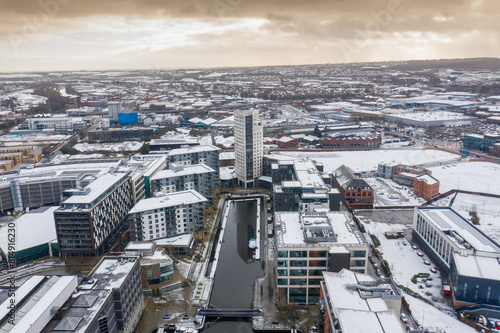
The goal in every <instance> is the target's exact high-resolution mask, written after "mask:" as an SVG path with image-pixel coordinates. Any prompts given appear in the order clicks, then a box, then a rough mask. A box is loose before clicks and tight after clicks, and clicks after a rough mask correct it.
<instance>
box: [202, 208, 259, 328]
mask: <svg viewBox="0 0 500 333" xmlns="http://www.w3.org/2000/svg"><path fill="white" fill-rule="evenodd" d="M228 202H231V201H229V200H228ZM257 213H258V212H257V201H256V200H251V201H234V202H232V203H230V208H229V211H228V220H227V223H226V226H225V230H224V236H223V240H222V247H221V250H220V257H219V262H218V264H217V272H216V274H215V283H214V286H213V290H212V296H211V299H210V304H211V306H213V307H216V308H220V309H251V308H252V300H253V286H254V283H255V279H256V278H257V276H258V275H259V274H261V270H262V268H261V265H262V264H261V262H260V261H259V260H255V259H254V258H253V250H251V249H250V248H249V247H248V242H249V240H250V239H251V238H255V237H256V235H255V231H256V225H255V223H256V219H257ZM259 214H260V212H259ZM259 247H260V244H259ZM205 327H206V329H205V330H204V332H208V333H225V332H228V333H245V332H252V324H251V321H247V320H241V319H240V320H222V321H219V322H211V323H207V325H206V326H205Z"/></svg>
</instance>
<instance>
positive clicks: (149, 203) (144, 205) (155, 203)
mask: <svg viewBox="0 0 500 333" xmlns="http://www.w3.org/2000/svg"><path fill="white" fill-rule="evenodd" d="M205 201H207V199H206V198H205V197H203V196H202V195H201V194H199V193H198V192H196V191H194V190H189V191H182V192H175V193H170V194H166V195H165V196H162V197H159V198H149V199H143V200H141V201H139V202H138V203H137V204H136V205H135V206H134V208H132V209H131V210H130V212H128V213H129V214H134V213H141V212H147V211H150V210H154V209H161V208H165V207H172V206H178V205H189V204H194V203H198V202H205Z"/></svg>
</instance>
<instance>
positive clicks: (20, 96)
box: [0, 89, 47, 110]
mask: <svg viewBox="0 0 500 333" xmlns="http://www.w3.org/2000/svg"><path fill="white" fill-rule="evenodd" d="M12 97H13V98H15V99H16V101H17V105H18V106H17V107H18V109H19V110H28V109H29V108H30V107H32V106H37V105H40V104H43V103H45V102H46V101H47V97H43V96H38V95H33V89H26V90H21V91H16V92H13V93H9V94H6V95H3V96H1V97H0V100H2V101H3V100H6V99H9V98H12Z"/></svg>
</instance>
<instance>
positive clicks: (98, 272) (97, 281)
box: [79, 256, 138, 290]
mask: <svg viewBox="0 0 500 333" xmlns="http://www.w3.org/2000/svg"><path fill="white" fill-rule="evenodd" d="M137 260H138V257H135V256H122V257H104V258H102V259H101V261H100V262H99V263H98V264H97V266H96V267H94V269H93V270H92V272H90V274H89V281H90V280H91V279H92V280H94V282H93V283H89V284H86V285H80V287H79V288H82V287H83V288H82V289H87V290H90V289H94V290H95V289H99V290H102V289H109V290H112V289H118V288H120V287H121V285H122V284H123V282H124V281H125V279H126V278H127V276H128V275H129V274H130V272H131V271H132V269H133V268H134V265H135V264H136V261H137Z"/></svg>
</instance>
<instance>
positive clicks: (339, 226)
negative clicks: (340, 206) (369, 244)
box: [275, 212, 366, 248]
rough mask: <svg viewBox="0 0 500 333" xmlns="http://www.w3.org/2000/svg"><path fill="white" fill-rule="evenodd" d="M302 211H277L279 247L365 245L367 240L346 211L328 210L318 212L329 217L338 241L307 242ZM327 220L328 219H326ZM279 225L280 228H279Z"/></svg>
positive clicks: (329, 222)
mask: <svg viewBox="0 0 500 333" xmlns="http://www.w3.org/2000/svg"><path fill="white" fill-rule="evenodd" d="M300 214H301V213H300V212H276V213H275V221H276V226H277V228H276V235H277V238H278V247H280V248H285V247H309V246H314V247H325V248H328V247H332V246H333V247H335V246H365V245H366V244H365V241H364V239H363V237H362V235H361V233H360V232H359V231H358V230H354V229H353V228H352V226H351V225H350V224H351V223H352V222H353V220H352V218H351V217H350V216H349V215H348V214H347V213H345V212H328V213H326V216H325V215H324V214H319V213H318V214H317V215H318V216H325V217H327V218H328V222H327V223H328V224H329V225H330V226H331V227H332V228H333V230H334V231H335V234H336V236H337V241H335V242H333V241H326V242H305V240H304V238H305V237H304V229H303V228H302V224H301V220H300ZM324 221H326V219H325V220H324ZM278 227H279V228H278Z"/></svg>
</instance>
